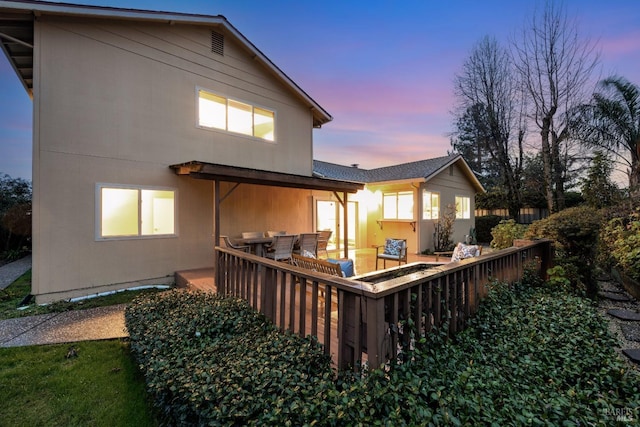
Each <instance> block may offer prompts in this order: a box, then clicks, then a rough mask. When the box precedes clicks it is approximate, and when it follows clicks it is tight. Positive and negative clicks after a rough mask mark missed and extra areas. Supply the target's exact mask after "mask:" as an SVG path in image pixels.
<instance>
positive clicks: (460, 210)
mask: <svg viewBox="0 0 640 427" xmlns="http://www.w3.org/2000/svg"><path fill="white" fill-rule="evenodd" d="M470 218H471V199H470V198H469V197H465V196H456V219H470Z"/></svg>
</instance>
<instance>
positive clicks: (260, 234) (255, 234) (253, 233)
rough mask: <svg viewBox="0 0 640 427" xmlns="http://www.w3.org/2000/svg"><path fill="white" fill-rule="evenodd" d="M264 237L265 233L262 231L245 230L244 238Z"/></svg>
mask: <svg viewBox="0 0 640 427" xmlns="http://www.w3.org/2000/svg"><path fill="white" fill-rule="evenodd" d="M261 237H264V233H263V232H262V231H243V232H242V238H243V239H259V238H261Z"/></svg>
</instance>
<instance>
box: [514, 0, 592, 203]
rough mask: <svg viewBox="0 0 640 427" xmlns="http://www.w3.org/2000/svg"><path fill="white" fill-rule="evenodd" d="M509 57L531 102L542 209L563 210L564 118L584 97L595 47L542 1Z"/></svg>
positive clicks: (562, 12)
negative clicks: (537, 135)
mask: <svg viewBox="0 0 640 427" xmlns="http://www.w3.org/2000/svg"><path fill="white" fill-rule="evenodd" d="M514 56H515V66H516V68H517V69H518V71H519V72H520V74H521V76H522V80H523V82H524V85H525V88H526V93H527V95H528V98H529V101H530V103H531V111H530V113H529V115H530V117H531V119H532V121H533V122H534V123H535V125H536V127H537V128H538V129H539V131H540V142H541V147H540V148H541V153H542V161H543V165H544V186H545V196H546V199H547V206H548V209H549V211H550V212H557V211H559V210H562V209H563V208H564V206H565V200H564V191H565V180H566V179H567V169H568V167H567V162H569V161H571V160H572V159H571V156H570V150H569V146H568V143H569V142H570V141H571V133H570V126H569V125H570V119H569V116H570V113H571V111H573V110H574V109H575V108H576V107H577V106H579V105H581V104H583V103H584V100H585V99H587V91H586V90H585V88H586V87H587V86H588V84H589V82H590V81H591V75H592V73H593V71H594V69H595V67H596V65H597V64H598V54H597V53H596V51H595V44H592V43H591V42H590V41H589V40H585V39H580V38H579V37H578V30H577V25H576V23H575V22H573V21H569V19H568V18H567V15H566V10H565V8H564V7H562V6H557V5H556V4H554V3H553V2H548V3H547V4H546V6H545V8H544V10H543V11H542V13H541V14H537V13H536V14H534V17H533V19H532V21H531V24H530V26H528V27H526V28H524V30H523V33H522V38H521V39H520V40H519V41H517V42H516V43H514Z"/></svg>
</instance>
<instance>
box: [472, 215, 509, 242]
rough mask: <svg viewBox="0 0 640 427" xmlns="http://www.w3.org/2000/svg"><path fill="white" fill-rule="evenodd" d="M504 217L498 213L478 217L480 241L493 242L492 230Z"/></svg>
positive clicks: (477, 226)
mask: <svg viewBox="0 0 640 427" xmlns="http://www.w3.org/2000/svg"><path fill="white" fill-rule="evenodd" d="M503 219H504V218H503V217H501V216H498V215H486V216H477V217H476V238H477V240H478V242H480V243H489V242H491V239H493V237H491V230H492V229H493V227H495V226H496V225H498V224H500V221H502V220H503Z"/></svg>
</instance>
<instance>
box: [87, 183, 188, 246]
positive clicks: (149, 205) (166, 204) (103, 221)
mask: <svg viewBox="0 0 640 427" xmlns="http://www.w3.org/2000/svg"><path fill="white" fill-rule="evenodd" d="M97 196H98V200H97V202H98V206H97V209H96V214H97V217H98V218H97V221H96V223H97V224H98V226H99V230H98V238H114V237H143V236H171V235H175V199H176V191H175V190H172V189H159V188H142V187H128V186H127V187H125V186H113V185H108V184H101V185H98V195H97Z"/></svg>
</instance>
